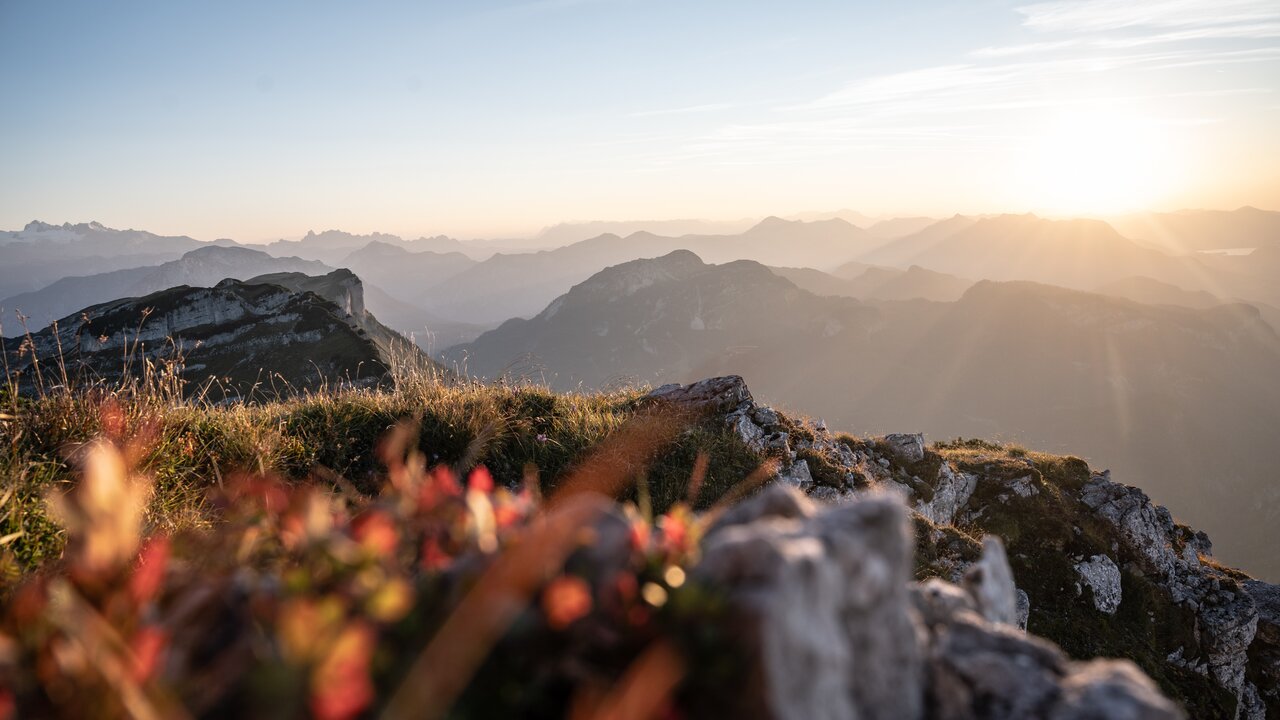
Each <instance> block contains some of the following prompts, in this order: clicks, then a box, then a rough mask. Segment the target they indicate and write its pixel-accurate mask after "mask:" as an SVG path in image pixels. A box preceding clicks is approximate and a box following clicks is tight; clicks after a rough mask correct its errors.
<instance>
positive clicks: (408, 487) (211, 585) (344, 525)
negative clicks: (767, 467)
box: [0, 402, 755, 720]
mask: <svg viewBox="0 0 1280 720" xmlns="http://www.w3.org/2000/svg"><path fill="white" fill-rule="evenodd" d="M99 408H100V411H101V414H100V416H99V418H98V419H97V427H98V428H99V430H100V433H99V436H98V438H97V439H96V440H94V441H92V442H90V443H87V444H84V445H82V446H80V447H79V448H78V449H76V450H75V451H74V452H73V453H72V454H71V459H72V461H73V462H74V463H75V464H76V466H77V468H78V472H77V482H76V483H75V484H74V485H73V487H72V488H71V489H70V490H66V491H61V490H59V491H55V492H53V493H51V494H50V496H49V499H48V502H49V505H50V507H51V508H52V516H53V517H55V518H56V519H57V521H58V522H59V524H60V526H61V528H62V529H63V531H64V532H65V534H66V542H65V549H64V552H63V555H62V557H61V558H60V559H59V560H58V561H56V562H52V563H49V564H47V565H46V566H45V568H44V569H43V570H42V571H40V572H38V573H35V574H34V575H32V576H30V577H29V578H28V579H27V580H26V582H25V583H23V584H22V585H21V586H20V587H18V588H17V589H16V590H14V591H13V592H12V595H11V601H10V602H9V603H8V605H7V607H6V608H5V609H4V611H3V617H2V622H0V720H3V718H5V717H7V716H12V715H13V714H14V713H15V712H16V713H18V714H20V715H22V716H64V717H125V716H131V717H183V716H186V715H193V716H210V715H228V714H234V715H249V716H280V715H298V714H300V713H308V714H311V715H313V716H315V717H320V718H328V719H334V720H338V719H343V718H353V717H358V716H362V715H367V714H369V713H372V712H374V711H375V710H378V709H379V708H381V709H382V712H383V713H384V714H385V715H386V716H387V717H401V716H409V715H412V716H415V717H443V716H446V715H450V714H463V715H465V714H466V712H467V711H466V709H465V708H466V707H467V703H468V702H471V700H470V698H473V697H476V696H480V697H483V698H484V700H485V701H486V702H490V701H502V702H507V700H502V698H503V697H505V696H501V695H499V694H494V693H486V692H483V691H482V689H483V688H485V687H488V686H489V684H491V683H498V682H505V681H506V680H507V678H506V677H505V676H503V675H501V674H496V675H495V674H494V673H493V672H491V670H492V668H493V667H495V663H496V664H497V665H496V666H501V665H502V663H512V662H514V663H521V664H523V665H525V666H527V665H541V666H543V668H544V674H550V675H553V676H555V677H558V678H560V680H559V681H558V682H562V683H568V684H569V685H570V686H572V687H573V688H574V689H573V690H572V691H571V692H570V693H569V696H568V698H567V699H566V698H564V697H561V696H558V695H550V696H539V695H537V693H530V695H529V696H528V698H525V699H523V700H517V701H511V702H513V703H515V704H514V705H513V706H512V707H518V706H519V703H520V702H527V703H528V702H541V701H542V700H540V699H539V698H542V699H545V700H546V701H547V702H551V703H553V704H554V703H555V702H562V703H563V704H562V705H557V706H556V708H557V709H558V710H559V711H561V712H563V713H566V714H570V713H571V714H573V715H574V716H575V717H602V718H604V717H622V716H625V717H666V716H670V713H671V712H674V710H673V708H674V707H675V703H676V702H677V700H676V695H675V693H676V690H677V688H678V686H679V685H680V683H681V679H682V677H683V676H684V675H685V674H686V672H688V666H687V664H686V663H685V662H684V661H683V659H682V650H681V647H682V643H684V642H685V639H684V638H683V636H684V634H685V633H683V632H682V631H681V628H682V627H684V626H686V625H687V624H689V623H690V622H693V620H691V618H696V617H698V616H699V615H700V614H705V613H708V612H715V611H716V608H717V607H718V606H717V604H716V602H715V600H714V598H711V597H710V596H709V595H708V594H707V592H706V590H705V589H699V588H695V587H692V585H693V584H692V583H690V582H688V581H687V579H688V575H687V573H686V568H687V567H689V565H690V564H691V563H692V562H694V561H695V560H696V556H697V546H698V542H699V539H700V535H701V532H702V528H703V526H704V524H705V522H706V517H699V516H697V515H695V514H694V513H693V512H692V510H691V509H690V508H689V506H688V505H686V504H678V505H676V506H675V507H673V508H671V509H670V510H669V511H668V512H667V513H665V514H663V515H661V516H659V517H658V518H657V519H656V520H653V521H650V520H649V519H648V518H647V517H646V515H647V513H645V512H642V511H641V510H640V509H638V508H636V507H634V506H627V507H624V508H622V509H618V507H617V506H615V504H614V503H613V501H612V500H611V498H613V497H616V496H618V495H620V494H622V493H624V492H625V491H626V490H627V488H628V487H629V486H630V484H631V483H632V482H634V481H635V479H636V478H637V476H643V474H642V470H643V468H644V467H645V466H646V465H647V464H648V463H649V462H650V461H651V460H652V459H653V458H654V457H655V455H656V453H658V452H659V451H660V450H661V448H663V447H664V446H666V445H667V444H668V443H670V442H672V440H673V439H674V438H676V437H677V436H679V434H680V432H681V430H682V428H683V427H684V424H685V420H686V419H685V418H680V417H671V416H662V415H656V414H651V413H638V414H636V415H635V416H633V417H632V418H631V420H630V421H629V422H627V423H626V424H625V425H622V426H621V427H619V428H618V429H617V430H616V431H615V432H613V433H612V434H610V435H609V436H608V437H607V439H606V440H605V441H604V442H602V443H601V444H599V446H598V447H596V448H595V449H594V450H592V451H591V452H589V453H587V454H586V456H585V457H584V458H582V459H581V460H580V461H579V462H578V463H577V464H576V465H575V466H574V468H573V470H572V471H571V472H569V473H568V475H567V476H566V477H565V478H564V479H563V481H562V482H560V483H559V484H558V486H557V487H556V488H555V489H554V492H551V493H550V494H548V495H547V496H546V497H545V498H543V496H542V488H541V487H540V484H539V481H538V474H537V472H536V470H534V469H533V468H528V467H527V468H526V471H525V481H524V482H523V484H522V485H520V486H515V487H507V486H501V485H499V484H498V483H496V482H495V480H494V478H493V476H492V475H491V474H490V472H489V470H488V469H487V468H486V467H485V466H484V465H474V466H472V467H466V466H462V467H459V466H449V465H445V464H441V463H433V462H430V461H429V459H428V457H427V455H426V454H425V453H424V452H423V451H421V450H420V448H419V444H418V437H419V434H420V431H419V428H418V426H416V425H415V424H414V423H401V424H398V425H396V426H394V427H393V428H392V429H391V430H390V431H389V432H388V433H386V435H385V437H384V439H383V440H382V442H381V444H380V445H379V448H378V452H377V454H378V457H379V460H380V462H381V466H382V467H383V468H384V471H383V472H382V473H381V474H380V476H379V477H380V480H381V482H380V483H379V485H380V490H379V491H378V492H376V493H374V494H373V495H365V494H362V493H360V492H358V491H357V490H355V489H354V488H353V487H352V486H351V484H350V483H348V482H347V481H346V480H345V479H343V478H341V477H339V476H335V475H332V474H329V475H325V474H324V473H320V474H318V475H317V477H316V480H315V481H313V482H310V483H302V484H297V483H290V482H287V481H286V480H284V479H283V478H281V477H279V476H277V475H274V474H273V473H272V472H271V471H270V470H269V469H268V468H267V467H265V466H264V465H262V464H259V467H258V468H257V469H256V470H254V471H252V472H241V473H238V474H233V475H228V476H226V477H222V476H219V477H218V482H217V483H212V484H210V486H209V491H208V495H207V499H206V501H205V503H206V506H207V508H208V509H209V512H210V513H211V515H212V517H214V518H216V520H214V521H213V522H210V523H207V524H205V525H202V526H196V525H193V526H190V527H187V528H184V529H180V530H179V531H176V532H169V531H163V530H160V531H157V530H156V529H155V528H154V527H152V526H151V524H150V522H149V520H148V516H149V512H150V511H149V510H148V507H149V505H148V499H149V498H151V497H152V496H153V493H154V492H155V487H156V485H155V482H154V481H153V480H152V478H151V477H150V476H149V475H148V474H146V473H143V472H141V471H140V470H139V468H140V467H142V466H144V465H154V462H155V458H156V455H157V453H159V452H162V451H163V450H164V449H166V448H168V449H170V450H172V451H175V452H178V451H179V450H178V448H181V450H180V452H183V453H188V454H190V453H191V452H193V451H194V449H195V448H197V447H198V446H199V443H200V442H201V441H200V440H198V439H197V435H193V434H191V433H190V432H188V433H184V434H182V435H179V436H176V438H177V439H175V436H173V435H172V434H166V433H163V432H160V431H159V430H157V424H156V422H155V418H154V417H151V416H147V415H145V414H136V413H132V411H131V410H130V409H129V407H128V406H125V405H119V404H113V403H110V402H107V403H102V404H100V405H99ZM480 436H481V437H482V435H480ZM157 444H161V445H163V447H161V448H157V447H156V445H157ZM539 444H540V443H539ZM706 466H707V463H706V461H705V458H704V459H700V460H699V462H698V463H696V467H695V477H694V478H692V480H691V482H690V483H689V485H690V488H691V493H690V496H691V497H696V495H697V493H698V489H699V487H700V485H701V483H702V475H705V473H706ZM213 467H214V468H216V464H215V465H214V466H213ZM699 468H700V469H699ZM462 470H465V472H462ZM748 482H755V480H754V478H750V479H748ZM8 497H9V496H8V495H6V496H5V500H0V507H2V506H3V505H4V504H5V502H6V501H7V499H8ZM611 528H613V529H611ZM5 542H6V539H5V538H0V550H3V546H4V544H5ZM548 644H549V645H550V646H554V647H558V648H559V650H558V651H557V652H555V653H547V652H546V648H547V647H548ZM584 668H587V669H588V670H584ZM592 668H593V669H592ZM616 678H621V679H620V680H617V681H616V682H615V681H614V680H612V679H616ZM476 688H480V689H481V690H475V689H476ZM469 689H472V690H475V691H474V692H470V693H469ZM548 698H549V699H548ZM556 698H559V700H558V701H557V699H556ZM508 700H509V698H508ZM620 708H627V709H628V712H627V713H625V715H620V714H619V712H620ZM508 709H509V710H510V708H508ZM546 710H547V708H545V707H544V708H540V712H545V711H546Z"/></svg>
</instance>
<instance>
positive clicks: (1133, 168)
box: [1025, 108, 1173, 214]
mask: <svg viewBox="0 0 1280 720" xmlns="http://www.w3.org/2000/svg"><path fill="white" fill-rule="evenodd" d="M1169 145H1170V144H1169V143H1168V142H1167V137H1166V135H1165V132H1164V129H1163V128H1162V127H1161V125H1160V123H1158V122H1155V121H1152V120H1151V119H1149V118H1143V117H1140V116H1137V115H1125V114H1117V113H1115V112H1113V111H1110V110H1108V109H1106V108H1096V109H1090V110H1087V111H1083V112H1075V113H1071V114H1067V115H1060V116H1058V117H1056V118H1055V119H1054V120H1053V121H1052V122H1051V123H1049V124H1048V125H1047V126H1046V127H1044V128H1043V130H1042V132H1040V133H1039V134H1038V135H1036V136H1033V137H1032V138H1031V143H1030V152H1029V153H1028V154H1027V156H1026V162H1027V165H1026V167H1025V176H1026V180H1027V185H1026V192H1028V193H1029V194H1030V195H1029V198H1028V199H1029V201H1030V204H1031V205H1032V206H1034V207H1036V208H1038V209H1041V210H1044V211H1048V212H1052V213H1070V214H1102V213H1113V212H1124V211H1129V210H1133V209H1135V208H1140V207H1145V206H1149V205H1151V204H1153V203H1156V202H1158V201H1159V200H1160V199H1162V197H1164V195H1166V194H1167V193H1168V191H1169V190H1170V186H1171V179H1172V175H1173V173H1171V169H1172V168H1171V163H1170V157H1169Z"/></svg>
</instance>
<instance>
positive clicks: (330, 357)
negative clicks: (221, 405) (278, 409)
mask: <svg viewBox="0 0 1280 720" xmlns="http://www.w3.org/2000/svg"><path fill="white" fill-rule="evenodd" d="M7 350H8V354H9V363H10V367H12V368H14V369H16V370H17V371H18V372H19V373H20V377H21V379H22V383H23V385H24V387H26V388H28V389H31V390H34V389H36V388H37V387H41V386H43V387H50V386H53V385H57V384H59V383H63V382H65V381H66V380H67V379H70V380H72V381H80V382H84V381H92V380H94V379H99V378H101V379H106V380H108V381H115V380H117V379H119V378H120V377H121V376H123V375H126V374H133V375H137V374H140V373H143V372H148V371H152V372H157V371H161V370H162V369H167V370H171V371H172V372H174V373H176V374H177V375H178V376H179V377H181V378H182V379H184V380H188V381H192V382H191V383H189V384H188V389H189V390H190V389H196V388H202V387H203V386H204V385H205V383H206V381H212V382H213V386H212V387H213V388H214V389H215V391H216V392H217V393H228V394H231V395H239V394H244V393H251V392H254V391H257V392H266V393H269V394H277V393H281V394H286V395H288V394H292V393H295V392H299V391H302V390H306V389H309V388H316V387H319V386H320V385H322V384H324V383H354V384H357V385H376V384H379V383H382V382H385V381H386V379H387V372H388V369H389V367H390V365H391V362H392V356H393V354H395V353H404V354H406V355H408V356H409V357H412V358H417V359H418V360H419V361H421V362H424V363H426V362H428V361H426V359H425V358H421V357H419V353H418V351H417V350H416V349H414V348H413V347H412V346H411V344H410V343H409V342H408V341H407V340H404V339H403V338H401V337H400V336H399V335H398V334H396V333H395V332H394V331H392V330H390V329H389V328H387V327H385V326H383V325H382V324H381V323H379V322H378V321H377V319H376V318H374V317H373V316H372V315H371V314H370V313H369V312H368V311H367V310H365V308H364V296H363V288H362V286H361V283H360V279H359V278H357V277H356V276H355V275H353V274H352V273H351V272H350V271H348V270H337V271H334V272H332V273H329V274H328V275H324V276H320V277H312V276H307V275H303V274H301V273H279V274H275V275H271V276H264V277H262V278H256V279H254V280H250V281H244V282H242V281H237V280H224V281H222V282H220V283H218V284H217V285H215V286H214V287H210V288H192V287H187V286H179V287H174V288H170V289H168V290H163V291H161V292H157V293H152V294H150V295H146V296H143V297H138V298H125V299H121V300H116V301H113V302H109V303H103V304H100V305H95V306H93V307H89V308H86V309H85V310H83V311H81V312H79V313H76V314H74V315H71V316H68V317H66V318H64V319H63V320H61V321H59V322H58V323H57V324H56V325H55V326H53V327H50V328H47V329H45V330H42V331H41V332H39V333H35V334H33V335H31V336H30V337H29V338H28V339H27V340H26V341H24V342H23V343H21V345H19V344H18V343H10V346H9V347H8V348H7ZM63 367H65V368H66V375H67V377H66V378H64V377H63Z"/></svg>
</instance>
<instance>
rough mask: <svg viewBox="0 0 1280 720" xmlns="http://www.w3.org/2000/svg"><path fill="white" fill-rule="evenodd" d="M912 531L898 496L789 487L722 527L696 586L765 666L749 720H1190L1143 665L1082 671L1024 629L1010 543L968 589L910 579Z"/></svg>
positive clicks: (748, 704)
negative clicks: (814, 493) (721, 605)
mask: <svg viewBox="0 0 1280 720" xmlns="http://www.w3.org/2000/svg"><path fill="white" fill-rule="evenodd" d="M913 544H914V541H913V538H912V535H911V526H910V521H909V518H908V513H907V511H906V509H905V508H904V507H903V506H902V504H901V502H899V501H898V499H897V498H895V497H892V496H878V497H876V496H872V497H867V498H862V499H858V500H855V501H853V502H850V503H846V504H841V505H835V506H828V507H817V506H814V505H813V504H812V503H809V502H806V501H804V499H803V497H800V496H799V495H798V491H797V490H795V489H794V488H789V487H785V486H782V485H774V486H772V487H770V488H769V489H768V490H766V491H765V492H764V493H762V494H761V495H759V496H757V497H755V498H753V499H752V500H749V501H747V502H746V503H744V504H743V505H741V506H739V507H738V508H736V509H735V512H734V515H733V517H732V518H726V519H725V521H723V522H721V523H720V524H719V525H717V526H716V527H715V528H713V529H712V530H711V532H710V533H709V535H708V537H707V539H706V540H705V542H704V545H703V559H702V562H701V563H700V564H699V565H698V566H697V568H696V569H695V571H694V577H695V579H697V580H699V581H701V582H704V583H707V584H709V585H712V586H715V587H718V588H720V590H721V591H723V592H725V593H726V594H727V595H728V597H729V599H730V603H731V605H732V607H733V611H734V614H733V618H734V619H733V621H732V622H734V623H735V624H737V627H736V628H735V630H736V631H737V632H735V633H734V635H735V636H736V637H739V638H742V640H740V642H741V643H742V644H743V645H744V646H745V647H744V648H743V650H744V651H745V652H747V653H748V654H749V655H750V656H751V657H754V658H756V662H758V664H759V671H758V674H759V676H760V677H761V678H763V683H762V684H760V685H759V686H751V687H744V688H742V690H743V693H744V694H743V696H742V697H741V698H740V702H741V707H740V708H737V710H738V715H737V716H741V717H768V718H797V719H801V718H806V719H807V718H885V719H888V718H923V717H930V718H948V719H954V720H961V719H965V718H1017V717H1022V718H1032V717H1039V718H1061V719H1063V720H1065V719H1067V718H1099V717H1115V718H1135V719H1137V718H1142V719H1150V720H1157V719H1163V718H1178V717H1182V713H1181V712H1180V711H1179V709H1178V708H1177V706H1176V705H1175V704H1173V703H1172V702H1170V701H1169V700H1168V699H1167V698H1165V697H1163V696H1162V695H1161V694H1160V693H1159V691H1158V690H1157V689H1156V687H1155V685H1154V684H1153V683H1152V682H1151V680H1150V679H1148V678H1147V677H1146V676H1145V675H1144V674H1143V673H1142V672H1141V671H1140V670H1138V668H1137V667H1136V666H1134V665H1133V664H1132V663H1130V662H1127V661H1093V662H1086V663H1076V662H1071V661H1070V660H1068V659H1067V657H1066V656H1065V655H1064V654H1063V653H1062V651H1060V650H1058V649H1057V648H1056V647H1054V646H1053V645H1051V644H1049V643H1047V642H1044V641H1042V640H1039V639H1037V638H1034V637H1030V636H1028V635H1027V634H1025V633H1023V632H1022V631H1020V630H1018V629H1017V628H1016V627H1013V626H1011V625H1010V624H1008V623H1009V621H1011V620H1012V619H1013V618H1012V615H1013V609H1014V606H1015V603H1016V598H1015V593H1014V588H1013V584H1012V581H1011V580H1009V573H1010V571H1009V566H1008V564H1007V562H1006V561H1005V559H1004V552H1003V547H1002V545H1001V544H1000V541H999V540H997V539H995V538H988V539H987V541H986V543H985V546H986V554H985V555H984V556H983V558H982V560H981V561H980V563H979V564H978V565H976V566H975V572H974V573H973V580H972V581H971V582H970V583H969V584H968V586H967V588H965V589H962V588H960V587H958V586H956V585H952V584H950V583H946V582H943V581H941V580H931V581H928V582H926V583H924V584H915V583H912V582H910V578H911V574H912V557H911V556H912V546H913Z"/></svg>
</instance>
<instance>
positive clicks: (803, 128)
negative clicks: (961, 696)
mask: <svg viewBox="0 0 1280 720" xmlns="http://www.w3.org/2000/svg"><path fill="white" fill-rule="evenodd" d="M894 5H897V6H896V7H895V6H894ZM0 92H2V93H3V97H4V98H5V100H6V103H5V111H4V112H3V113H0V166H3V168H4V171H3V173H4V174H3V180H0V228H6V229H11V228H15V227H20V226H21V225H22V224H24V223H25V222H26V221H28V220H30V219H32V218H40V219H43V220H46V221H51V222H61V221H64V220H70V221H86V220H90V219H95V220H100V221H102V222H104V223H106V224H108V225H112V226H122V227H139V228H146V229H150V230H153V231H157V232H175V233H186V234H191V235H194V236H196V237H202V238H212V237H219V236H229V237H235V238H237V239H242V240H250V241H253V240H263V239H271V238H276V237H294V236H298V235H301V234H302V233H304V232H305V231H306V230H307V229H312V228H314V229H317V230H319V229H324V228H330V227H340V228H344V229H349V230H353V231H361V232H368V231H373V230H381V231H387V232H396V233H400V234H404V235H411V236H416V235H418V234H435V233H439V232H445V233H451V234H455V235H460V236H464V237H471V236H495V235H526V234H530V233H532V232H534V231H536V230H537V229H538V228H539V227H541V226H543V225H547V224H551V223H554V222H558V221H562V220H575V219H576V220H586V219H637V218H654V219H661V218H673V217H709V218H726V219H727V218H738V217H747V216H759V215H764V214H788V213H794V212H800V211H806V210H825V209H837V208H843V207H850V208H854V209H857V210H860V211H863V212H866V213H869V214H873V215H874V214H881V213H892V214H933V215H941V214H950V213H953V212H991V211H1002V210H1008V211H1016V212H1022V211H1027V210H1034V211H1039V212H1044V213H1048V214H1093V215H1100V214H1107V213H1117V212H1125V211H1130V210H1136V209H1140V208H1146V207H1151V208H1157V209H1172V208H1176V207H1235V206H1238V205H1242V204H1254V205H1260V206H1263V207H1270V208H1273V209H1280V133H1277V132H1276V131H1275V130H1274V128H1276V127H1280V94H1278V93H1280V5H1277V3H1275V2H1274V0H1225V1H1224V2H1204V1H1200V2H1191V1H1189V0H1134V1H1132V2H1122V1H1121V0H1084V1H1083V2H1076V1H1074V0H1063V1H1058V0H1054V1H1052V2H1040V3H1028V2H984V1H977V2H966V3H940V2H913V3H899V4H888V3H855V2H785V3H784V2H778V3H764V2H761V3H741V2H688V1H687V0H686V1H685V2H649V1H643V0H536V1H534V2H459V3H444V2H423V3H390V2H368V3H360V4H359V5H358V6H357V5H356V4H349V3H341V4H340V3H323V2H309V3H265V2H257V3H237V2H223V3H173V2H168V3H162V2H154V3H133V2H113V3H98V2H83V3H64V2H20V1H15V0H0Z"/></svg>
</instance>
